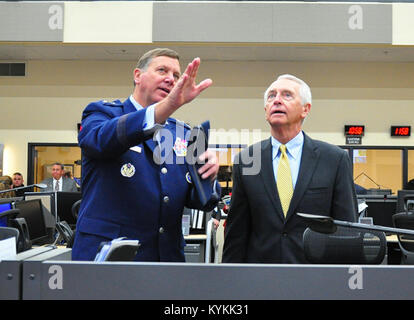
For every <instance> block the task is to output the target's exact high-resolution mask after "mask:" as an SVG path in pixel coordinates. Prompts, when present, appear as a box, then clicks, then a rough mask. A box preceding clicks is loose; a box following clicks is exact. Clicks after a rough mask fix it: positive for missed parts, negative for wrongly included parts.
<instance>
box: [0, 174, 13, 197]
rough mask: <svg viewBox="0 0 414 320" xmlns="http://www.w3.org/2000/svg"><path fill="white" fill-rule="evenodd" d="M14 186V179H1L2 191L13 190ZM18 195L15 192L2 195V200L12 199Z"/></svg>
mask: <svg viewBox="0 0 414 320" xmlns="http://www.w3.org/2000/svg"><path fill="white" fill-rule="evenodd" d="M12 185H13V181H12V178H11V177H10V176H1V177H0V191H2V190H8V189H11V188H12ZM15 196H16V194H15V192H14V191H9V192H3V193H0V198H11V197H15Z"/></svg>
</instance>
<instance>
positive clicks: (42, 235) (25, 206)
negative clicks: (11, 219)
mask: <svg viewBox="0 0 414 320" xmlns="http://www.w3.org/2000/svg"><path fill="white" fill-rule="evenodd" d="M14 208H15V209H19V210H20V213H19V214H18V215H17V218H24V219H25V220H26V224H27V227H28V229H29V238H30V240H31V241H32V243H38V242H41V241H42V240H46V239H48V237H49V235H48V232H47V229H46V223H45V219H44V216H43V207H42V202H41V201H40V199H32V200H22V201H18V202H15V203H14Z"/></svg>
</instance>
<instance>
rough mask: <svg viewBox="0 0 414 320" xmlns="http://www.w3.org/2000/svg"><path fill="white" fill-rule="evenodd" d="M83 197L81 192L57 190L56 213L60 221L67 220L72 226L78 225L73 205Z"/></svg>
mask: <svg viewBox="0 0 414 320" xmlns="http://www.w3.org/2000/svg"><path fill="white" fill-rule="evenodd" d="M81 198H82V193H81V192H64V191H62V192H56V213H57V215H58V217H59V220H60V221H66V222H67V223H68V224H69V225H70V226H71V227H74V226H75V225H76V219H75V217H74V216H73V214H72V206H73V204H74V203H75V202H76V201H78V200H80V199H81Z"/></svg>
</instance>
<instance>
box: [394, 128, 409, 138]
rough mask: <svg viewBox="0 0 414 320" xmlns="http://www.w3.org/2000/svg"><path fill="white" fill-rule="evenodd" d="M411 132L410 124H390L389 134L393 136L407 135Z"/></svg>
mask: <svg viewBox="0 0 414 320" xmlns="http://www.w3.org/2000/svg"><path fill="white" fill-rule="evenodd" d="M410 134H411V127H410V126H404V127H403V126H391V136H394V137H409V136H410Z"/></svg>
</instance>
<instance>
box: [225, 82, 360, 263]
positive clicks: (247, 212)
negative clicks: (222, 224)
mask: <svg viewBox="0 0 414 320" xmlns="http://www.w3.org/2000/svg"><path fill="white" fill-rule="evenodd" d="M311 100H312V96H311V91H310V88H309V86H308V85H307V84H306V83H305V82H304V81H302V80H300V79H298V78H297V77H294V76H291V75H282V76H280V77H279V78H278V79H277V80H276V81H275V82H273V83H272V84H271V85H270V87H269V88H268V89H267V90H266V92H265V96H264V102H265V115H266V120H267V121H268V123H269V124H270V130H271V137H270V138H269V139H266V140H264V141H261V142H259V143H257V144H255V145H253V146H250V147H249V148H247V149H245V150H243V151H242V152H241V153H240V154H239V155H238V157H236V159H235V164H234V168H233V192H232V200H231V206H230V212H229V214H228V217H227V222H226V229H225V242H224V251H223V259H222V260H223V262H227V263H232V262H234V263H241V262H246V263H307V261H306V259H305V255H304V251H303V244H302V235H303V232H304V230H305V229H306V227H307V225H306V223H305V221H304V220H303V219H302V218H301V217H299V216H298V215H296V213H297V212H303V213H310V214H319V215H326V216H332V217H333V218H335V219H338V220H347V221H355V220H356V217H357V200H356V194H355V188H354V184H353V180H352V173H351V172H352V170H351V162H350V159H349V157H348V155H347V152H346V151H344V150H342V149H341V148H339V147H337V146H334V145H330V144H328V143H325V142H322V141H317V140H313V139H311V138H310V137H309V136H308V135H306V134H305V133H304V132H303V131H302V123H303V121H304V119H305V118H306V116H307V115H308V113H309V111H310V109H311V103H312V101H311ZM248 160H250V161H248Z"/></svg>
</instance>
